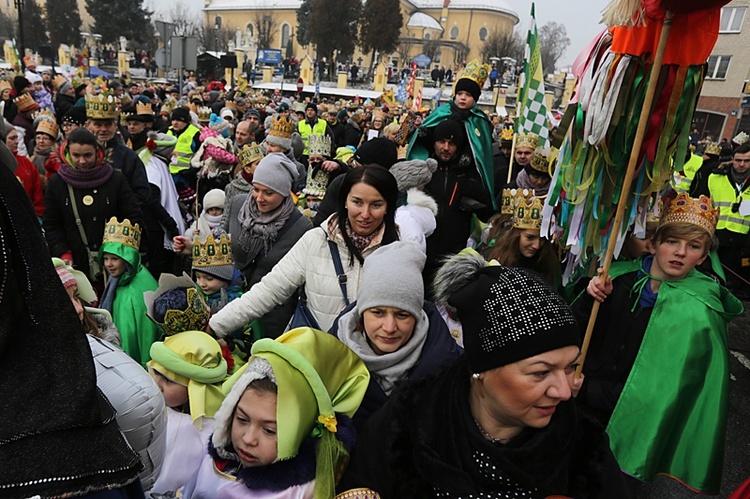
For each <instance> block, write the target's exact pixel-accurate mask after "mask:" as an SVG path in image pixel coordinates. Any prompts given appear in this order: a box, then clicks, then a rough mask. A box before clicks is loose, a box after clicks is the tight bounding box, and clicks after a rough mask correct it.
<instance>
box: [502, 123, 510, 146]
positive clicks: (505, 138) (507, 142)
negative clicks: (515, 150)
mask: <svg viewBox="0 0 750 499" xmlns="http://www.w3.org/2000/svg"><path fill="white" fill-rule="evenodd" d="M500 142H501V145H502V143H503V142H505V145H506V146H508V145H511V144H512V143H513V127H510V128H503V129H502V131H501V132H500Z"/></svg>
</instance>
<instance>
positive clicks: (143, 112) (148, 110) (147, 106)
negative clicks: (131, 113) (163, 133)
mask: <svg viewBox="0 0 750 499" xmlns="http://www.w3.org/2000/svg"><path fill="white" fill-rule="evenodd" d="M135 114H136V115H138V116H153V115H154V110H153V108H152V107H151V103H150V102H148V103H146V102H137V103H136V104H135Z"/></svg>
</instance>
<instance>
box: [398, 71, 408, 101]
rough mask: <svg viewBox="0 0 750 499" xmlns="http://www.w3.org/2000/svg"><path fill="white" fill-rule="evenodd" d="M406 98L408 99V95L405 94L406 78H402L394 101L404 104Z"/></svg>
mask: <svg viewBox="0 0 750 499" xmlns="http://www.w3.org/2000/svg"><path fill="white" fill-rule="evenodd" d="M407 97H409V94H408V93H407V92H406V76H404V77H403V78H402V79H401V85H399V87H398V90H396V100H397V101H399V102H400V103H402V104H403V103H404V102H406V99H407Z"/></svg>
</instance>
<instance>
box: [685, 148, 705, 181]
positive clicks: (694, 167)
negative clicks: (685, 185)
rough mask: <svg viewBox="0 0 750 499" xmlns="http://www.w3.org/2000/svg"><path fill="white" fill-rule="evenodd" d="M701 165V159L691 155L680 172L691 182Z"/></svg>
mask: <svg viewBox="0 0 750 499" xmlns="http://www.w3.org/2000/svg"><path fill="white" fill-rule="evenodd" d="M701 165H703V157H702V156H698V155H696V154H691V155H690V159H689V160H688V161H687V163H685V165H684V166H683V167H682V171H683V172H685V176H686V177H687V178H689V179H690V180H693V178H694V177H695V174H696V173H698V170H700V168H701Z"/></svg>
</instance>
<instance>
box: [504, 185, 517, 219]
mask: <svg viewBox="0 0 750 499" xmlns="http://www.w3.org/2000/svg"><path fill="white" fill-rule="evenodd" d="M517 193H518V189H503V193H502V196H501V200H502V205H501V206H500V214H502V215H512V214H513V213H514V212H515V204H514V203H515V200H516V199H515V198H516V194H517Z"/></svg>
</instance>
